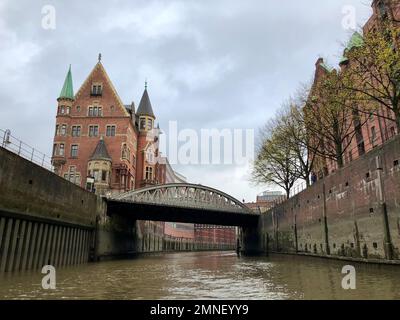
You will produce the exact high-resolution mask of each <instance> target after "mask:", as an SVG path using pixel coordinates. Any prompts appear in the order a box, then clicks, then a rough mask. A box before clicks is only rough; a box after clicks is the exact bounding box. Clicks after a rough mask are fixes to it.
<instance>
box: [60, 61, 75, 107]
mask: <svg viewBox="0 0 400 320" xmlns="http://www.w3.org/2000/svg"><path fill="white" fill-rule="evenodd" d="M58 99H71V100H73V99H74V88H73V86H72V74H71V65H69V69H68V73H67V76H66V77H65V81H64V85H63V87H62V90H61V92H60V96H59V97H58Z"/></svg>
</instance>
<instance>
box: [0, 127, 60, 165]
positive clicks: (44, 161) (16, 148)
mask: <svg viewBox="0 0 400 320" xmlns="http://www.w3.org/2000/svg"><path fill="white" fill-rule="evenodd" d="M0 137H1V147H2V148H4V149H7V150H9V151H11V152H13V153H15V154H17V155H19V156H20V157H22V158H25V159H27V160H29V161H31V162H33V163H35V164H37V165H39V166H41V167H43V168H45V169H47V170H49V171H52V172H54V167H53V165H52V164H51V157H49V156H47V155H46V154H44V153H43V152H40V151H39V150H37V149H35V148H34V147H31V146H30V145H28V144H26V143H25V142H23V141H21V140H19V139H17V138H15V137H14V136H12V135H11V131H10V130H9V129H6V130H3V129H0Z"/></svg>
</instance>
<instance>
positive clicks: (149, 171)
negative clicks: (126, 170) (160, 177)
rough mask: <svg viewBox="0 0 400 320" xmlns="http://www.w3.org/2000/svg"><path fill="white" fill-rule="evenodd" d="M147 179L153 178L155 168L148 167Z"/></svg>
mask: <svg viewBox="0 0 400 320" xmlns="http://www.w3.org/2000/svg"><path fill="white" fill-rule="evenodd" d="M146 180H153V168H152V167H146Z"/></svg>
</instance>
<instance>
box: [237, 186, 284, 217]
mask: <svg viewBox="0 0 400 320" xmlns="http://www.w3.org/2000/svg"><path fill="white" fill-rule="evenodd" d="M284 197H285V195H284V194H283V193H282V192H280V191H264V192H262V193H260V194H259V195H257V198H256V202H248V203H245V205H246V206H247V207H248V208H250V209H251V210H253V211H255V212H257V213H264V212H266V211H268V210H269V209H270V208H271V207H272V206H273V205H274V202H275V201H277V200H280V199H282V198H284Z"/></svg>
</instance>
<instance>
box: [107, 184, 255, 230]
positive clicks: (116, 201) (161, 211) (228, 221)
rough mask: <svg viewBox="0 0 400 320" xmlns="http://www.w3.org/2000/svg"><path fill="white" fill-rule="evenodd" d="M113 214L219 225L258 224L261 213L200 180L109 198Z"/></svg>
mask: <svg viewBox="0 0 400 320" xmlns="http://www.w3.org/2000/svg"><path fill="white" fill-rule="evenodd" d="M107 203H108V212H109V214H111V215H112V214H118V215H125V216H128V217H129V216H130V217H132V219H133V218H136V219H137V220H154V221H169V222H187V223H199V224H218V225H237V226H241V225H246V224H254V222H255V220H256V219H258V217H259V215H258V214H255V213H253V212H252V211H251V210H250V209H249V208H248V207H246V206H245V205H244V204H243V203H242V202H240V201H239V200H237V199H235V198H233V197H232V196H230V195H228V194H226V193H224V192H222V191H220V190H217V189H213V188H210V187H206V186H203V185H199V184H189V183H171V184H163V185H156V186H151V187H146V188H142V189H136V190H132V191H128V192H125V193H122V194H118V195H114V196H110V197H108V198H107Z"/></svg>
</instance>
